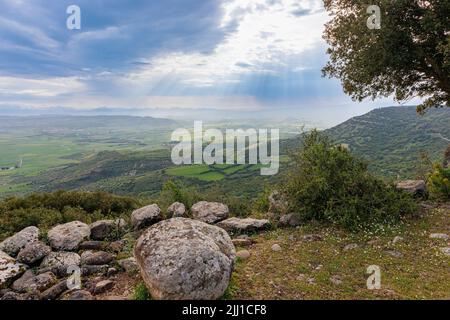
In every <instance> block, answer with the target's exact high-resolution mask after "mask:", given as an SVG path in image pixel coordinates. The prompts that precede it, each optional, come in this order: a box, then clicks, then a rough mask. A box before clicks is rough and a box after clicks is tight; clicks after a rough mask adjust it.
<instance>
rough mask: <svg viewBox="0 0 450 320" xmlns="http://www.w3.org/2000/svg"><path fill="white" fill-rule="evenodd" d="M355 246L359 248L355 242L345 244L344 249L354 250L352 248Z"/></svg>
mask: <svg viewBox="0 0 450 320" xmlns="http://www.w3.org/2000/svg"><path fill="white" fill-rule="evenodd" d="M357 248H359V245H358V244H357V243H350V244H347V245H346V246H345V247H344V249H343V250H344V251H350V250H354V249H357Z"/></svg>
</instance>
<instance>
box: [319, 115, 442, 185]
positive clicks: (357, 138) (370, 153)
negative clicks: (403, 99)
mask: <svg viewBox="0 0 450 320" xmlns="http://www.w3.org/2000/svg"><path fill="white" fill-rule="evenodd" d="M326 133H327V134H328V135H329V136H330V137H332V138H333V139H334V140H335V141H336V142H337V143H345V144H348V145H349V147H350V149H351V150H352V152H353V153H355V154H356V155H359V156H361V157H363V158H364V159H366V160H368V161H369V163H370V169H371V170H372V171H373V172H375V173H376V174H379V175H381V176H383V177H387V178H397V175H398V176H400V178H414V177H415V176H416V175H417V171H418V169H419V165H420V154H421V153H422V152H426V153H427V154H428V156H429V157H430V159H432V160H434V161H440V160H442V155H443V152H444V150H445V148H446V147H447V146H448V145H449V144H450V110H448V108H447V109H432V110H429V111H428V112H427V113H426V115H424V116H419V115H418V114H417V113H416V109H415V108H414V107H390V108H383V109H377V110H373V111H371V112H369V113H367V114H365V115H362V116H360V117H355V118H352V119H350V120H348V121H346V122H344V123H342V124H340V125H338V126H336V127H334V128H331V129H329V130H326Z"/></svg>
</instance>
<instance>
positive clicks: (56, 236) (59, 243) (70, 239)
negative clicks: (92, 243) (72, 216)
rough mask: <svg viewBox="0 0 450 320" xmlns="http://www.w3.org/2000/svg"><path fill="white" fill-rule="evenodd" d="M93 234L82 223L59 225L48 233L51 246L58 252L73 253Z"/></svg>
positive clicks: (73, 222)
mask: <svg viewBox="0 0 450 320" xmlns="http://www.w3.org/2000/svg"><path fill="white" fill-rule="evenodd" d="M90 234H91V229H90V228H89V226H88V225H87V224H85V223H83V222H80V221H72V222H69V223H65V224H60V225H57V226H56V227H54V228H52V229H51V230H50V231H49V232H48V240H49V242H50V246H51V247H52V248H54V249H56V250H64V251H72V250H76V249H78V246H79V245H80V243H81V242H83V241H84V240H87V239H88V238H89V236H90Z"/></svg>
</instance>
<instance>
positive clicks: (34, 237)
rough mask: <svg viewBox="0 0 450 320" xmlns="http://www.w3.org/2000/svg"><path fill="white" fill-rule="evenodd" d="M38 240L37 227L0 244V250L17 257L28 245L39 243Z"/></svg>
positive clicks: (23, 231)
mask: <svg viewBox="0 0 450 320" xmlns="http://www.w3.org/2000/svg"><path fill="white" fill-rule="evenodd" d="M38 239H39V229H38V228H36V227H27V228H25V229H23V230H22V231H19V232H17V233H16V234H15V235H13V236H12V237H9V238H7V239H5V240H4V241H3V242H2V243H0V250H1V251H3V252H5V253H7V254H8V255H10V256H12V257H15V256H17V254H18V253H19V251H20V250H21V249H23V248H24V247H25V246H26V245H27V244H29V243H31V242H34V241H38Z"/></svg>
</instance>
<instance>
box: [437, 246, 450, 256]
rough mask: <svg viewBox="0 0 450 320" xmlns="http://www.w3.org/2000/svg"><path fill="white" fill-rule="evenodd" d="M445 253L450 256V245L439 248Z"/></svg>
mask: <svg viewBox="0 0 450 320" xmlns="http://www.w3.org/2000/svg"><path fill="white" fill-rule="evenodd" d="M439 250H440V251H441V252H442V253H443V254H444V255H446V256H450V247H444V248H440V249H439Z"/></svg>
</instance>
